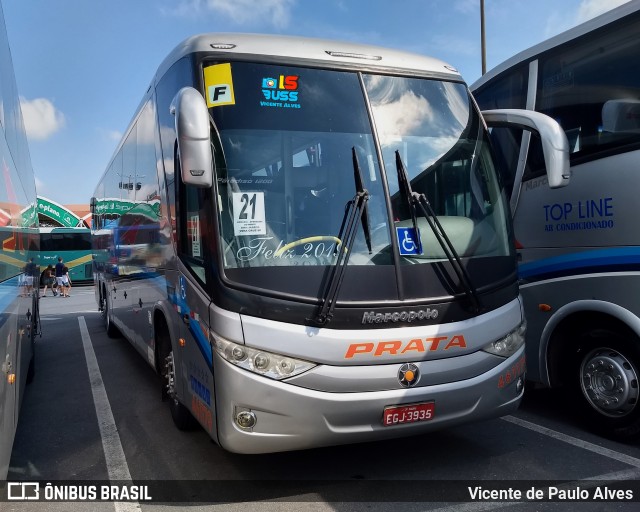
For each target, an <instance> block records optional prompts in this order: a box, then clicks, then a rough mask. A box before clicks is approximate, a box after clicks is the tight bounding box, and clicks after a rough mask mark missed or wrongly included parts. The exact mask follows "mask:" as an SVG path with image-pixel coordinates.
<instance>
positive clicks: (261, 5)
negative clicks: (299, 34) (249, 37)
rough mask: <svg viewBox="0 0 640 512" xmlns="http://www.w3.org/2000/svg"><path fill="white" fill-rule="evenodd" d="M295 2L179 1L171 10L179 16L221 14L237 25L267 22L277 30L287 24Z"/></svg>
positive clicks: (293, 0) (262, 0) (279, 0)
mask: <svg viewBox="0 0 640 512" xmlns="http://www.w3.org/2000/svg"><path fill="white" fill-rule="evenodd" d="M296 1H297V0H233V1H230V0H180V3H179V4H178V6H177V7H176V8H175V9H174V10H173V13H174V14H178V15H180V16H193V15H196V14H198V13H201V12H203V11H210V12H214V13H216V14H221V15H223V16H225V17H227V18H230V19H231V20H232V21H234V22H235V23H237V24H238V25H247V24H252V23H256V22H265V21H266V22H268V23H270V24H272V25H274V26H275V27H277V28H284V27H286V26H287V25H288V24H289V20H290V18H291V8H292V6H293V5H294V4H295V2H296Z"/></svg>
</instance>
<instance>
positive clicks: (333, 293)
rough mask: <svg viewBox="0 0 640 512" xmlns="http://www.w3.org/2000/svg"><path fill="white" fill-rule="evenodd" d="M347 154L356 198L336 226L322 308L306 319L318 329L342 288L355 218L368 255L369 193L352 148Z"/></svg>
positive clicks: (354, 235)
mask: <svg viewBox="0 0 640 512" xmlns="http://www.w3.org/2000/svg"><path fill="white" fill-rule="evenodd" d="M351 153H352V155H353V178H354V181H355V186H356V195H355V196H353V199H350V200H349V201H348V202H347V204H346V206H345V210H344V217H342V224H341V225H340V231H339V232H338V238H339V239H340V240H341V241H342V243H340V244H337V245H336V248H335V251H334V254H335V255H336V261H335V263H334V264H333V269H332V271H331V276H330V277H329V280H328V281H327V285H326V287H325V292H324V294H323V297H322V306H321V307H320V309H319V311H318V313H317V314H316V316H315V317H314V318H312V319H308V321H309V322H311V323H312V324H313V325H316V326H318V327H321V326H323V325H326V324H327V323H329V322H330V321H331V318H332V317H333V310H334V309H335V306H336V298H337V296H338V291H339V290H340V286H341V285H342V279H343V278H344V271H345V269H346V268H347V264H348V263H349V257H350V256H351V248H352V247H353V242H354V241H355V239H356V234H357V232H358V218H360V222H361V223H362V230H363V231H364V239H365V242H366V244H367V249H368V250H369V254H371V231H370V229H369V209H368V207H367V202H368V201H369V192H368V191H367V189H366V188H364V182H363V180H362V171H361V170H360V164H359V163H358V155H357V154H356V148H355V147H353V148H351Z"/></svg>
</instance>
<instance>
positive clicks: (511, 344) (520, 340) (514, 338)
mask: <svg viewBox="0 0 640 512" xmlns="http://www.w3.org/2000/svg"><path fill="white" fill-rule="evenodd" d="M526 332H527V322H525V321H523V322H522V323H521V324H520V326H519V327H518V328H517V329H515V330H513V331H511V332H510V333H509V334H507V335H506V336H505V337H504V338H500V339H498V340H496V341H492V342H491V343H488V344H487V345H485V346H484V347H482V350H484V351H485V352H489V353H490V354H495V355H497V356H501V357H510V356H512V355H513V354H515V353H516V351H517V350H518V349H519V348H520V347H521V346H522V345H524V335H525V333H526Z"/></svg>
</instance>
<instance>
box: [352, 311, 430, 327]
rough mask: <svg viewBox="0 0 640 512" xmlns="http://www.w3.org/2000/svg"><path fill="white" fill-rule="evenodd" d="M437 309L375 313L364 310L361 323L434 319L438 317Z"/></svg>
mask: <svg viewBox="0 0 640 512" xmlns="http://www.w3.org/2000/svg"><path fill="white" fill-rule="evenodd" d="M438 314H439V312H438V310H437V309H431V308H427V309H419V310H417V311H416V310H411V311H394V312H393V313H376V312H375V311H365V312H364V315H362V323H363V324H381V323H388V322H394V323H395V322H413V321H414V320H435V319H436V318H438Z"/></svg>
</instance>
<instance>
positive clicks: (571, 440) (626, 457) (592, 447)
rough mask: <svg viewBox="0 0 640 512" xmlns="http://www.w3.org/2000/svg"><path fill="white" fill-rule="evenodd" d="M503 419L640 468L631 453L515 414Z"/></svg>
mask: <svg viewBox="0 0 640 512" xmlns="http://www.w3.org/2000/svg"><path fill="white" fill-rule="evenodd" d="M502 419H503V420H504V421H508V422H509V423H513V424H514V425H518V426H520V427H524V428H527V429H529V430H533V431H534V432H538V433H539V434H543V435H545V436H549V437H552V438H553V439H557V440H558V441H563V442H565V443H568V444H572V445H573V446H577V447H578V448H582V449H583V450H589V451H590V452H593V453H597V454H598V455H602V456H603V457H608V458H610V459H613V460H617V461H618V462H623V463H624V464H628V465H629V466H633V467H636V468H640V459H637V458H635V457H631V456H630V455H626V454H624V453H620V452H616V451H614V450H610V449H609V448H604V447H602V446H598V445H597V444H593V443H590V442H588V441H583V440H582V439H578V438H576V437H572V436H568V435H567V434H562V433H561V432H557V431H555V430H551V429H550V428H546V427H542V426H540V425H536V424H535V423H531V422H530V421H526V420H522V419H520V418H516V417H514V416H504V417H503V418H502Z"/></svg>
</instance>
